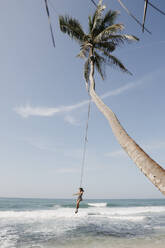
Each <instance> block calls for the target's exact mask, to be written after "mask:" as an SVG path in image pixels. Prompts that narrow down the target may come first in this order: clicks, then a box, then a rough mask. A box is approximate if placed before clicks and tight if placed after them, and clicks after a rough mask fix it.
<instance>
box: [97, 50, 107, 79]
mask: <svg viewBox="0 0 165 248" xmlns="http://www.w3.org/2000/svg"><path fill="white" fill-rule="evenodd" d="M94 56H95V60H94V61H95V63H94V64H95V66H96V69H97V71H98V73H99V74H100V76H101V78H102V80H104V78H105V70H104V67H105V66H104V65H105V63H106V60H105V59H104V57H102V56H100V55H99V54H98V53H97V52H94Z"/></svg>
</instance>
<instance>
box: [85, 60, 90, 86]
mask: <svg viewBox="0 0 165 248" xmlns="http://www.w3.org/2000/svg"><path fill="white" fill-rule="evenodd" d="M89 74H90V59H89V58H88V59H87V60H86V62H85V64H84V78H85V81H86V82H87V83H88V82H89Z"/></svg>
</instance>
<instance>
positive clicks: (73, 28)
mask: <svg viewBox="0 0 165 248" xmlns="http://www.w3.org/2000/svg"><path fill="white" fill-rule="evenodd" d="M59 23H60V29H61V31H62V32H63V33H67V34H68V35H69V36H70V37H71V38H72V39H75V40H77V41H79V42H80V43H82V42H83V41H84V40H85V37H86V35H85V33H84V31H83V29H82V27H81V25H80V23H79V21H78V20H76V19H73V18H70V17H68V16H60V17H59Z"/></svg>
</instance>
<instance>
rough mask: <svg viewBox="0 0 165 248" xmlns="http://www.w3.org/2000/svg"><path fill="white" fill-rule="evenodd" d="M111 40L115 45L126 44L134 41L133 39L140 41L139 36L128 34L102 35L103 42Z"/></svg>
mask: <svg viewBox="0 0 165 248" xmlns="http://www.w3.org/2000/svg"><path fill="white" fill-rule="evenodd" d="M108 40H109V41H111V42H113V43H114V44H115V45H120V44H124V43H125V42H128V43H129V42H133V41H139V38H137V37H136V36H134V35H127V34H116V35H115V34H110V35H109V36H108V35H107V36H106V37H102V42H106V41H108Z"/></svg>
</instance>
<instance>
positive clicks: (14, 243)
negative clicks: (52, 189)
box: [0, 198, 165, 248]
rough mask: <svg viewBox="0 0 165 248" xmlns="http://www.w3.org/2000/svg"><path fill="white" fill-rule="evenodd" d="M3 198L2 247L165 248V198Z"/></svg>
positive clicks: (0, 214) (0, 211)
mask: <svg viewBox="0 0 165 248" xmlns="http://www.w3.org/2000/svg"><path fill="white" fill-rule="evenodd" d="M74 210H75V200H74V199H72V200H67V199H16V198H13V199H12V198H0V248H32V247H33V248H62V247H64V248H65V247H67V248H137V247H138V248H139V246H140V248H153V247H154V248H165V199H147V200H146V199H145V200H144V199H139V200H125V199H124V200H106V199H105V200H87V199H86V200H84V201H83V202H81V204H80V209H79V213H78V214H75V213H74Z"/></svg>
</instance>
